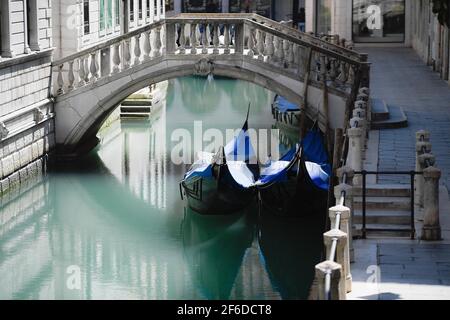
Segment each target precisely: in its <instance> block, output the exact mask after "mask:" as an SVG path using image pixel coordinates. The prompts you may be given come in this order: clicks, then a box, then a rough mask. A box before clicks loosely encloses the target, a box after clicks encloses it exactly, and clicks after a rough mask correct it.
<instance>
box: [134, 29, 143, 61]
mask: <svg viewBox="0 0 450 320" xmlns="http://www.w3.org/2000/svg"><path fill="white" fill-rule="evenodd" d="M141 53H142V52H141V34H138V35H136V36H135V37H134V64H135V65H138V64H139V63H141Z"/></svg>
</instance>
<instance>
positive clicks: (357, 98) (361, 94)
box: [356, 93, 369, 102]
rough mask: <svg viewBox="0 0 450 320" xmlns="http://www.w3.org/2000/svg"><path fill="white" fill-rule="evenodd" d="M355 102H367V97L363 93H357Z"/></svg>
mask: <svg viewBox="0 0 450 320" xmlns="http://www.w3.org/2000/svg"><path fill="white" fill-rule="evenodd" d="M356 100H357V101H364V102H369V95H368V94H365V93H358V96H357V97H356Z"/></svg>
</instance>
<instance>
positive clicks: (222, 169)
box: [180, 108, 259, 215]
mask: <svg viewBox="0 0 450 320" xmlns="http://www.w3.org/2000/svg"><path fill="white" fill-rule="evenodd" d="M249 111H250V108H249ZM248 115H249V113H247V119H246V121H245V123H244V126H243V127H242V130H241V131H240V132H239V134H238V135H237V136H236V137H235V138H234V139H233V140H232V141H231V142H230V143H229V144H228V145H226V146H225V147H222V148H220V150H219V152H218V153H217V154H215V155H213V154H209V153H205V152H202V153H200V154H199V160H197V161H196V162H195V163H194V164H193V166H192V167H191V168H190V170H189V171H188V172H187V173H186V175H185V177H184V179H183V181H181V183H180V192H181V197H182V198H184V196H185V197H186V198H187V203H188V206H189V208H190V209H192V210H193V211H195V212H197V213H200V214H203V215H228V214H233V213H235V212H237V211H240V210H243V209H244V208H245V207H247V206H248V205H249V204H250V203H251V202H252V201H253V200H254V198H255V189H254V188H252V186H251V184H250V183H249V181H253V180H254V179H255V177H256V178H258V171H259V168H258V165H257V161H256V155H255V152H254V150H253V147H252V145H251V143H250V137H249V134H248ZM250 163H255V164H250ZM249 177H250V178H249Z"/></svg>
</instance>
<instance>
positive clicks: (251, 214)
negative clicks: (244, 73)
mask: <svg viewBox="0 0 450 320" xmlns="http://www.w3.org/2000/svg"><path fill="white" fill-rule="evenodd" d="M205 85H209V86H211V85H213V86H214V87H211V88H210V90H211V91H209V90H208V89H207V90H206V91H205V94H204V95H203V96H202V98H203V99H202V98H199V97H198V96H199V95H201V93H200V94H199V93H198V91H199V90H204V86H205ZM271 97H272V96H271V94H270V93H268V92H267V91H265V90H263V89H262V88H259V87H256V86H253V85H249V84H246V83H243V82H235V81H230V80H215V81H214V83H213V84H211V83H209V84H208V83H207V82H206V81H205V80H203V79H198V78H183V79H177V80H172V81H171V82H170V85H169V91H168V96H167V101H166V104H167V105H166V106H163V107H162V108H161V109H160V110H159V111H158V112H157V113H155V114H154V115H153V116H152V120H151V123H145V122H141V123H133V122H127V123H122V124H120V123H116V124H115V125H113V127H112V128H111V129H110V132H109V134H108V135H107V136H105V137H103V139H102V143H101V144H100V146H99V147H98V148H97V149H96V150H94V151H93V152H92V153H90V154H89V155H88V156H86V157H85V158H84V159H82V160H81V161H80V162H78V163H72V164H67V165H64V166H60V167H59V168H57V169H56V170H54V171H52V172H51V173H50V174H48V175H47V176H41V177H39V178H37V179H35V180H34V181H31V182H30V183H29V184H28V185H27V186H22V187H21V189H20V190H18V191H16V192H15V193H11V194H9V195H8V196H6V197H3V198H2V199H1V201H2V206H1V209H0V274H1V275H2V277H1V278H0V299H37V298H46V299H54V298H57V299H106V298H121V299H280V298H284V299H304V298H307V296H308V291H309V287H310V285H311V282H312V277H313V271H314V268H313V266H314V265H315V264H316V263H317V262H319V261H320V258H321V247H320V246H321V245H320V244H321V241H320V239H321V234H322V226H321V223H322V222H323V221H324V219H323V218H320V217H319V216H318V217H316V218H315V219H311V218H302V219H293V220H288V219H286V218H277V217H274V216H271V215H269V214H264V215H263V216H262V217H258V215H257V210H256V208H255V206H251V207H250V208H249V209H248V210H247V211H246V212H243V213H239V214H236V215H232V216H229V217H214V218H212V217H202V216H198V215H197V214H196V213H193V212H190V211H189V210H186V209H185V208H184V203H183V202H182V201H181V200H180V199H179V189H178V182H179V181H180V179H181V177H182V176H183V174H184V172H185V167H184V166H175V165H174V164H172V162H171V161H170V150H171V147H170V143H167V144H166V143H165V141H170V133H171V131H172V130H173V129H174V128H186V129H188V130H191V129H192V122H193V121H194V120H203V121H204V123H205V127H208V126H211V127H213V126H214V127H217V128H219V129H225V128H239V126H240V125H242V119H243V117H244V115H245V113H246V110H245V109H246V108H245V106H246V105H247V103H248V102H249V100H251V101H253V103H254V104H255V107H254V108H252V116H251V119H252V120H251V122H252V126H253V127H256V128H271V126H272V125H273V123H272V120H271V119H272V118H271V110H270V103H271ZM255 101H256V103H255ZM208 105H211V106H214V105H215V107H213V108H207V106H208ZM242 106H244V107H242ZM213 121H215V122H213ZM299 210H301V208H299ZM312 244H313V245H312ZM314 244H317V245H314ZM70 266H75V267H76V268H77V267H79V270H80V271H81V287H80V289H74V290H72V289H71V288H70V286H69V287H68V286H67V282H68V280H69V281H70V279H71V278H70V276H71V274H68V273H67V270H68V267H70Z"/></svg>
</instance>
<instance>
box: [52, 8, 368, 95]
mask: <svg viewBox="0 0 450 320" xmlns="http://www.w3.org/2000/svg"><path fill="white" fill-rule="evenodd" d="M180 56H186V58H187V59H189V57H191V56H198V57H199V58H201V57H202V56H203V57H204V58H205V62H204V63H203V64H199V66H198V68H197V69H198V70H196V71H197V72H198V74H208V73H212V72H213V70H212V69H211V68H210V67H211V63H208V60H213V59H224V60H226V59H227V58H228V59H229V58H232V57H234V58H236V57H237V58H239V59H242V61H244V62H245V61H247V60H249V59H251V60H255V61H259V62H260V63H261V64H262V65H266V66H271V67H275V68H278V70H280V72H283V73H287V74H289V75H290V76H291V77H293V78H296V79H297V78H298V79H302V80H304V81H306V82H308V84H313V85H316V86H318V87H323V86H324V85H326V86H327V87H329V88H331V89H333V90H336V91H338V92H341V94H343V95H346V96H348V95H350V93H351V92H352V89H353V87H354V84H355V82H357V80H358V79H356V75H357V74H358V73H359V72H360V71H361V70H362V69H363V67H364V65H365V64H366V63H365V62H364V61H363V59H362V58H361V56H360V55H359V54H357V53H356V52H354V51H351V50H348V49H346V48H343V47H340V46H339V45H335V44H332V43H330V42H327V41H324V40H321V39H318V38H316V37H313V36H311V35H307V34H305V33H301V32H299V31H297V30H295V29H292V28H289V27H287V26H283V25H281V24H279V23H277V22H274V21H272V20H270V19H266V18H263V17H260V16H258V15H254V14H220V15H215V14H181V15H179V16H176V17H173V18H168V19H166V20H162V21H158V22H156V23H153V24H151V25H148V26H145V27H142V28H140V29H136V30H134V31H132V32H130V33H127V34H125V35H122V36H119V37H116V38H114V39H111V40H108V41H106V42H105V43H103V44H100V45H97V46H95V47H92V48H89V49H86V50H83V51H81V52H79V53H77V54H74V55H72V56H69V57H66V58H63V59H61V60H58V61H55V62H54V63H53V72H54V73H56V75H55V76H54V79H55V83H54V84H53V86H54V89H53V93H54V95H55V96H60V95H63V94H65V93H68V92H71V91H73V90H76V89H77V88H80V87H83V86H86V85H88V84H90V83H95V82H96V81H98V80H99V79H101V78H105V77H108V76H111V75H112V74H116V73H120V72H122V71H125V70H127V69H130V68H133V67H135V66H139V65H141V64H144V63H147V62H148V61H151V60H155V59H162V58H166V59H170V58H171V57H177V58H179V57H180Z"/></svg>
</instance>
